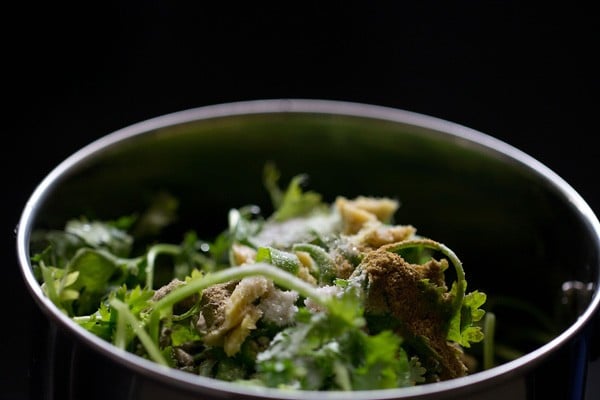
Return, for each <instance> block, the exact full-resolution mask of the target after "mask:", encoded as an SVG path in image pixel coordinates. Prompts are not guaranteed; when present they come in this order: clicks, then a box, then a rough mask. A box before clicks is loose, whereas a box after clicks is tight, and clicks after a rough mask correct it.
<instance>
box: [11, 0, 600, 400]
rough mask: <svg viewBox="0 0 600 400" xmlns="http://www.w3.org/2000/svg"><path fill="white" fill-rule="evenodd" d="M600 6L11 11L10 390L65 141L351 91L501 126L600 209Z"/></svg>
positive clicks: (18, 387) (171, 6)
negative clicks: (40, 229) (32, 198)
mask: <svg viewBox="0 0 600 400" xmlns="http://www.w3.org/2000/svg"><path fill="white" fill-rule="evenodd" d="M597 17H598V15H597V14H596V13H594V12H593V11H592V10H591V9H588V8H586V7H584V6H582V5H579V4H577V3H576V2H575V3H567V2H558V3H553V2H544V3H540V4H536V5H532V4H522V3H521V2H517V1H473V2H428V1H413V2H401V1H398V2H389V3H386V2H362V3H361V2H357V3H350V2H347V1H330V2H324V1H303V2H298V1H292V2H279V3H272V4H271V3H261V2H229V1H223V2H214V4H213V3H212V2H210V3H209V2H201V1H189V2H186V1H174V0H172V1H168V0H162V1H161V0H147V1H142V0H137V1H102V2H79V3H57V2H45V3H40V4H36V3H31V2H23V3H21V4H20V5H18V6H15V9H14V10H13V9H9V10H8V11H6V12H5V14H4V19H6V20H7V21H6V22H7V24H6V25H4V27H3V43H4V45H3V48H4V49H3V53H4V54H3V58H2V65H3V66H4V71H5V72H4V73H3V78H4V79H3V87H4V90H3V96H2V97H3V98H4V103H5V105H4V106H3V107H2V108H3V109H4V111H5V112H6V114H5V116H4V118H3V121H2V122H3V123H4V124H3V126H4V128H3V133H4V135H3V139H4V140H3V146H2V169H3V177H4V181H5V184H4V190H3V196H2V197H3V200H4V201H3V212H4V218H5V222H6V224H3V228H4V232H5V236H4V237H5V240H4V241H5V242H6V244H7V245H6V246H5V248H4V249H5V254H6V257H5V258H4V259H5V260H6V261H7V262H6V263H3V266H2V267H3V269H4V270H5V271H7V273H6V274H4V272H3V276H6V277H7V278H6V279H7V281H6V282H7V284H5V285H4V287H5V288H6V289H4V290H2V293H3V294H2V295H3V296H4V297H6V301H5V302H3V303H2V304H3V306H2V310H3V312H6V313H7V315H8V317H4V316H3V317H2V320H3V321H4V322H3V323H4V324H6V325H5V326H11V328H10V329H6V328H3V329H2V335H3V336H5V335H6V336H7V337H6V338H5V339H4V338H3V340H2V341H1V342H2V343H8V345H6V346H5V345H3V346H2V348H1V350H0V354H2V355H1V356H0V357H1V358H2V360H3V361H2V364H3V365H2V370H1V372H2V374H1V375H0V376H1V378H2V379H1V380H0V390H1V391H2V392H1V393H0V394H1V395H2V396H3V397H2V398H16V399H28V398H29V396H30V393H31V390H30V389H27V385H29V384H30V383H31V382H30V381H29V379H30V378H29V376H30V375H31V370H30V369H29V365H30V359H29V350H28V349H29V348H30V347H31V342H32V341H35V340H36V336H35V334H32V333H30V332H29V331H30V330H31V326H32V322H31V321H32V319H35V318H41V316H40V315H38V314H37V312H36V311H35V307H33V305H32V304H31V301H30V300H29V299H28V297H27V295H26V292H25V288H24V286H23V284H22V283H21V280H20V275H19V274H18V269H17V265H16V261H14V233H13V231H14V228H15V226H16V223H17V221H18V218H19V214H20V212H21V210H22V207H23V206H24V203H25V201H26V200H27V198H28V196H29V195H30V193H31V192H32V191H33V189H34V188H35V186H36V185H37V183H39V181H40V180H41V179H42V178H43V177H44V176H45V175H46V174H47V173H48V172H49V171H50V170H51V169H52V168H53V167H54V166H56V165H57V164H58V163H59V162H60V161H61V160H62V159H64V158H65V157H66V156H68V155H70V154H71V153H72V152H74V151H76V150H77V149H79V148H80V147H82V146H84V145H85V144H87V143H88V142H90V141H91V140H93V139H96V138H98V137H100V136H102V135H105V134H108V133H110V132H112V131H114V130H116V129H119V128H122V127H125V126H127V125H129V124H132V123H135V122H138V121H141V120H144V119H147V118H151V117H154V116H158V115H161V114H165V113H169V112H173V111H179V110H183V109H187V108H192V107H197V106H203V105H208V104H215V103H223V102H231V101H239V100H250V99H267V98H284V97H285V98H324V99H334V100H348V101H357V102H365V103H372V104H378V105H384V106H391V107H396V108H402V109H407V110H410V111H416V112H420V113H424V114H428V115H433V116H436V117H440V118H444V119H447V120H450V121H453V122H457V123H460V124H463V125H466V126H469V127H471V128H474V129H477V130H480V131H482V132H484V133H487V134H490V135H492V136H495V137H497V138H499V139H502V140H504V141H506V142H508V143H510V144H512V145H514V146H516V147H517V148H520V149H521V150H524V151H525V152H527V153H529V154H530V155H532V156H533V157H535V158H537V159H538V160H540V161H541V162H543V163H544V164H546V165H547V166H549V167H550V168H551V169H553V170H554V171H555V172H557V173H558V174H559V175H561V176H562V177H563V178H564V179H565V180H566V181H567V182H568V183H570V184H571V185H572V186H573V187H574V188H575V189H576V190H577V191H578V192H579V193H580V194H581V195H582V196H583V197H584V199H586V200H587V201H588V203H589V204H590V205H591V206H592V208H593V209H594V210H595V211H600V189H598V184H597V182H598V179H597V176H596V174H597V171H598V168H597V162H598V159H599V156H600V151H599V150H598V147H597V145H596V141H597V136H598V133H599V129H598V127H597V122H596V121H597V116H598V113H599V105H600V102H599V100H598V91H599V90H600V85H599V83H600V79H599V78H598V72H599V71H600V70H599V69H598V67H599V63H598V61H596V60H595V57H596V54H597V52H598V49H599V44H600V40H599V39H600V32H599V28H598V22H597V21H598V18H597ZM6 121H8V124H6V123H5V122H6ZM507 195H510V194H507ZM11 343H12V344H11ZM5 370H6V371H5Z"/></svg>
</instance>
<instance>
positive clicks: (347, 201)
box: [32, 164, 493, 391]
mask: <svg viewBox="0 0 600 400" xmlns="http://www.w3.org/2000/svg"><path fill="white" fill-rule="evenodd" d="M263 178H264V185H265V188H266V190H267V191H268V193H269V194H270V196H271V200H272V203H273V210H274V211H273V212H272V213H270V215H268V216H264V215H262V214H261V212H260V209H259V208H258V207H257V206H254V205H246V206H243V207H241V208H239V209H232V210H230V212H229V215H228V216H223V217H224V218H223V219H224V221H227V222H228V226H227V227H226V228H225V229H224V230H223V231H222V233H220V234H219V235H217V237H214V238H210V239H206V238H204V239H201V238H199V236H198V234H197V233H196V231H194V230H191V231H188V232H187V233H185V234H184V235H182V236H183V238H182V240H181V241H180V242H178V243H171V242H169V241H166V240H164V239H160V236H159V235H160V233H157V232H160V230H161V228H163V227H165V226H166V225H168V223H169V221H171V220H172V219H173V218H174V214H175V213H176V211H174V208H175V206H176V204H177V201H176V200H175V199H173V198H171V199H169V196H168V195H165V194H163V195H162V196H161V197H160V201H159V202H158V204H159V205H157V204H153V205H152V206H151V207H149V211H148V212H151V213H152V214H153V215H152V216H149V215H148V213H142V214H140V215H132V216H124V217H121V218H120V219H118V220H114V221H98V220H93V219H88V218H86V217H81V218H78V219H73V220H71V221H67V223H66V225H65V228H64V230H60V231H43V232H42V231H39V232H36V233H35V235H34V237H33V239H32V243H34V244H35V246H32V248H34V249H36V250H35V254H34V255H33V257H32V260H33V265H34V272H35V273H36V276H37V277H38V279H39V282H40V284H41V285H42V289H43V291H44V293H45V294H46V296H47V297H48V298H49V299H50V300H51V301H52V302H53V303H54V304H55V305H56V307H58V308H59V309H60V310H62V311H63V312H64V313H65V314H66V315H68V316H69V317H71V318H72V319H73V320H74V321H75V322H76V323H77V324H78V325H80V326H81V327H83V328H84V329H86V330H89V331H90V332H92V333H94V334H95V335H97V336H99V337H100V338H102V339H103V340H106V341H108V342H111V343H112V344H114V345H115V346H117V347H119V348H121V349H124V350H126V351H129V352H132V353H134V354H136V355H138V356H140V357H143V358H147V359H150V360H153V361H155V362H156V363H159V364H163V365H165V366H169V367H171V368H177V369H179V370H182V371H186V372H188V373H190V374H196V375H202V376H207V377H211V378H215V379H220V380H226V381H231V382H238V383H243V384H245V385H260V386H265V387H275V388H285V389H298V390H348V391H349V390H371V389H386V388H398V387H406V386H414V385H420V384H425V383H429V382H436V381H442V380H447V379H452V378H456V377H460V376H464V375H467V374H470V373H473V372H476V371H478V370H481V369H484V368H487V367H490V366H492V365H493V362H492V361H490V359H489V357H491V356H488V359H487V360H483V359H482V354H483V353H485V354H490V353H493V350H489V349H490V348H491V347H490V346H491V345H492V344H491V343H486V342H485V338H484V326H488V328H486V331H485V332H486V335H485V336H486V337H487V336H488V331H487V330H489V326H491V324H487V325H486V324H484V322H485V320H486V318H485V317H486V312H485V311H484V310H483V309H482V306H483V305H484V304H485V302H486V294H485V293H483V292H481V291H477V290H475V291H468V290H467V282H466V280H465V272H464V270H463V265H462V263H461V261H460V260H459V258H458V257H457V256H456V254H454V252H453V251H452V250H450V249H449V248H448V247H447V246H445V245H444V244H442V243H440V242H437V241H435V240H432V239H430V238H427V237H423V236H421V235H418V234H417V231H416V229H415V227H413V226H412V225H400V224H396V223H395V222H394V218H395V213H396V211H397V209H398V207H399V203H398V201H397V200H395V199H392V198H388V197H368V196H359V197H355V198H347V197H344V196H342V195H340V196H338V197H337V198H335V199H333V201H332V202H331V203H328V202H325V201H324V200H323V198H322V196H321V195H320V194H318V193H316V192H313V191H305V190H304V187H303V186H304V183H305V181H304V175H298V176H296V177H294V178H293V179H291V181H290V183H289V185H288V186H287V188H283V189H282V188H280V187H279V184H278V181H279V172H278V171H277V170H276V169H275V167H274V166H273V165H271V164H268V165H267V167H266V168H265V174H264V177H263ZM160 204H162V205H163V206H165V210H164V213H163V214H161V211H160ZM152 221H158V224H159V225H160V226H152ZM224 225H226V224H224ZM159 239H160V240H159ZM490 316H491V317H493V315H492V314H490ZM490 321H491V320H490ZM489 336H490V337H493V332H491V331H490V332H489ZM484 343H485V345H484ZM474 344H478V348H485V349H487V350H486V351H485V352H483V351H478V352H475V353H476V354H473V352H472V350H473V345H474Z"/></svg>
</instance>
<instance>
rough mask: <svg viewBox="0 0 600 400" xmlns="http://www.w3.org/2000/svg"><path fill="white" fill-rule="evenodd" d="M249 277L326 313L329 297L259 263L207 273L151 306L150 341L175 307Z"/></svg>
mask: <svg viewBox="0 0 600 400" xmlns="http://www.w3.org/2000/svg"><path fill="white" fill-rule="evenodd" d="M249 276H263V277H265V278H267V279H270V280H272V281H273V282H274V283H276V284H278V285H280V286H283V287H285V288H286V289H288V290H294V291H296V292H298V294H300V295H301V296H304V297H306V298H310V299H312V300H313V301H314V302H315V303H317V304H319V305H321V306H323V307H325V308H327V309H329V306H330V302H331V299H332V298H331V297H330V296H329V295H324V294H322V293H320V292H318V291H317V290H316V288H315V287H314V286H312V285H310V284H308V283H306V282H305V281H303V280H302V279H300V278H298V277H296V276H294V275H292V274H290V273H289V272H286V271H283V270H281V269H279V268H277V267H275V266H273V265H271V264H266V263H261V262H259V263H256V264H250V265H244V266H240V267H232V268H228V269H224V270H221V271H218V272H214V273H210V274H207V275H205V276H203V277H201V278H198V279H195V280H192V281H190V282H188V283H186V284H185V285H182V286H180V287H178V288H176V289H174V290H173V291H172V292H170V293H169V294H167V295H166V296H165V297H163V298H162V299H160V300H159V301H157V302H156V303H155V304H154V307H153V308H152V311H151V312H150V315H149V323H148V329H149V331H150V337H151V338H152V339H153V341H154V342H155V343H157V342H158V332H159V323H160V319H161V318H162V317H163V316H164V315H165V314H169V313H170V312H171V310H172V308H173V306H174V305H175V304H176V303H178V302H180V301H182V300H183V299H185V298H187V297H189V296H191V295H194V294H196V293H200V292H201V291H202V290H204V289H206V288H208V287H210V286H213V285H216V284H218V283H224V282H229V281H236V280H240V279H242V278H246V277H249Z"/></svg>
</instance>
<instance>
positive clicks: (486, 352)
mask: <svg viewBox="0 0 600 400" xmlns="http://www.w3.org/2000/svg"><path fill="white" fill-rule="evenodd" d="M495 330H496V315H495V314H494V313H492V312H489V311H488V312H486V314H485V317H484V320H483V334H484V339H483V369H484V370H486V369H490V368H492V367H494V364H495V362H494V332H495Z"/></svg>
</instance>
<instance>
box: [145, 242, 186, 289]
mask: <svg viewBox="0 0 600 400" xmlns="http://www.w3.org/2000/svg"><path fill="white" fill-rule="evenodd" d="M180 253H181V246H178V245H174V244H166V243H161V244H156V245H154V246H152V247H151V248H150V250H148V254H147V256H146V257H147V258H146V259H147V261H148V262H147V265H146V288H147V289H152V288H153V286H154V264H155V262H156V257H158V255H159V254H171V255H174V256H176V255H178V254H180Z"/></svg>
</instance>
